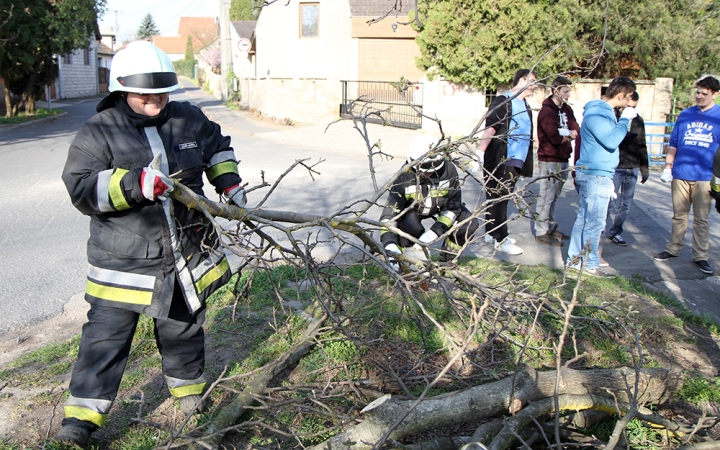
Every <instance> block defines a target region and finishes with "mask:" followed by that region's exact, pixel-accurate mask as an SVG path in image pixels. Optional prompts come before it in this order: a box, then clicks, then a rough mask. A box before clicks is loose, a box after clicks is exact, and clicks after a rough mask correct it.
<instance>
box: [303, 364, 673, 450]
mask: <svg viewBox="0 0 720 450" xmlns="http://www.w3.org/2000/svg"><path fill="white" fill-rule="evenodd" d="M555 377H556V371H548V372H536V371H535V370H533V369H531V368H525V369H524V370H523V371H521V372H518V373H517V374H516V375H515V386H514V389H513V386H512V379H513V377H507V378H505V379H503V380H500V381H496V382H493V383H488V384H485V385H482V386H475V387H472V388H469V389H465V390H462V391H458V392H456V393H454V394H453V395H444V396H443V397H442V398H440V399H437V400H436V399H432V398H430V399H427V400H424V401H423V402H421V403H420V404H419V405H418V406H417V407H416V408H415V409H414V410H412V411H411V412H410V413H409V414H408V415H407V417H405V419H404V420H403V421H402V422H401V423H400V425H399V426H398V427H397V428H395V430H394V431H393V432H392V433H391V435H390V438H392V439H395V440H399V439H402V438H404V437H406V436H412V435H415V434H418V433H422V432H425V431H428V430H431V429H438V428H447V427H449V426H451V425H454V424H457V423H465V422H471V421H477V420H481V419H487V418H492V417H497V416H501V415H504V414H507V412H508V408H509V406H510V403H511V401H512V400H513V399H520V400H521V401H522V403H523V405H524V404H526V403H527V402H529V401H538V400H541V399H545V398H548V397H552V396H553V395H554V391H555ZM682 381H683V377H682V372H671V371H668V370H666V369H642V370H641V371H640V379H639V380H638V386H639V394H638V402H639V403H640V404H643V403H646V404H659V403H662V402H663V401H666V400H668V399H669V398H670V397H672V396H673V395H674V394H676V393H677V392H679V391H680V388H681V387H682ZM634 385H635V370H634V369H629V368H621V369H602V370H571V369H567V370H565V371H563V376H562V379H561V381H560V392H558V394H561V395H562V394H575V395H597V396H604V397H612V396H613V395H614V396H615V397H616V398H617V399H618V401H621V402H629V401H630V399H629V398H628V391H630V390H632V387H633V386H634ZM513 394H514V395H513ZM413 402H414V401H412V400H396V399H395V398H389V399H387V401H385V402H383V403H382V404H381V405H378V406H377V407H375V408H374V409H373V410H372V411H369V412H368V413H367V414H365V420H364V421H363V422H362V423H361V424H358V425H356V426H354V427H352V428H350V429H348V430H346V431H345V432H343V433H340V434H338V435H336V436H334V437H332V438H330V439H328V440H327V441H325V442H323V443H322V444H319V445H316V446H315V447H311V448H312V449H313V450H321V449H327V450H339V449H348V450H350V449H364V448H370V447H372V446H373V444H374V443H376V442H378V441H379V440H380V439H381V438H382V437H383V435H384V434H385V433H386V432H387V431H388V430H389V429H390V427H391V426H392V425H393V424H394V423H395V422H396V421H397V419H398V418H399V417H401V416H402V415H404V414H405V413H406V412H407V410H408V409H409V408H410V407H411V405H412V404H413Z"/></svg>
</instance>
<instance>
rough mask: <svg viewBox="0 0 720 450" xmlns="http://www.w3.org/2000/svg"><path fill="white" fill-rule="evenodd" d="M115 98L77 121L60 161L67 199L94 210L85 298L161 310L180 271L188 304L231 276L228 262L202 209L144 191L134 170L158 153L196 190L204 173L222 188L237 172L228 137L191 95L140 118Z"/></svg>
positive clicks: (196, 304)
mask: <svg viewBox="0 0 720 450" xmlns="http://www.w3.org/2000/svg"><path fill="white" fill-rule="evenodd" d="M123 101H124V100H123ZM118 102H119V101H118ZM121 106H124V107H125V108H127V105H126V104H124V105H116V106H115V107H110V108H108V109H105V110H103V111H101V112H99V113H98V114H96V115H95V116H94V117H92V118H91V119H90V120H89V121H88V122H87V123H86V124H85V125H83V127H82V128H81V129H80V131H78V133H77V135H76V137H75V139H74V141H73V143H72V144H71V146H70V150H69V152H68V158H67V162H66V164H65V169H64V171H63V181H64V182H65V185H66V187H67V189H68V192H69V194H70V197H71V199H72V202H73V204H74V205H75V207H77V208H78V209H79V210H80V211H81V212H82V213H83V214H86V215H89V216H90V219H91V220H90V238H89V240H88V261H89V263H90V267H89V270H88V277H87V284H86V295H85V298H86V299H87V301H88V302H90V303H93V304H101V305H104V306H111V307H120V308H124V309H130V310H133V311H137V312H140V313H143V314H148V315H150V316H153V317H157V318H165V317H167V315H168V312H169V308H170V303H171V300H172V296H173V289H174V286H175V279H177V281H178V284H179V285H180V286H181V287H182V289H183V294H184V298H185V300H186V303H187V306H188V309H189V310H190V311H191V312H195V311H197V310H199V309H200V308H202V307H204V304H205V300H206V299H207V297H208V296H209V295H210V294H212V292H214V291H215V290H216V289H218V288H219V287H221V286H222V285H223V284H225V283H226V282H227V280H228V279H229V278H230V276H231V273H230V270H229V264H228V262H227V260H226V259H225V256H224V253H223V252H222V249H221V248H220V247H219V245H218V238H217V235H216V233H215V231H214V229H213V227H212V225H211V224H210V223H209V221H208V220H207V219H206V218H205V217H204V215H203V214H202V213H199V212H197V211H194V210H189V209H188V208H187V207H186V206H185V205H183V204H181V203H178V202H175V201H173V200H170V199H165V200H157V201H154V202H151V201H148V200H146V199H145V198H144V197H143V196H142V192H141V190H140V181H139V179H140V173H141V172H142V169H143V168H144V167H146V166H148V165H149V164H150V162H151V161H152V160H153V158H154V157H156V156H159V158H160V163H161V164H160V170H161V171H162V172H163V173H165V174H168V175H172V177H173V178H174V179H176V180H178V181H179V182H181V183H182V184H184V185H185V186H187V187H188V188H190V189H192V190H193V191H194V192H195V193H196V194H198V195H203V190H202V189H203V179H202V176H203V173H205V174H206V175H207V177H208V179H209V180H210V182H211V183H212V184H213V185H214V186H215V188H216V190H217V191H218V192H219V191H221V190H223V189H225V188H228V187H231V186H234V185H236V184H238V183H240V182H241V179H240V176H239V175H238V169H237V160H236V159H235V155H234V152H233V149H232V148H231V147H230V138H229V137H225V136H223V135H222V134H221V132H220V127H219V125H217V124H215V123H213V122H211V121H210V120H208V119H207V117H205V115H204V114H203V113H202V112H201V111H200V110H199V109H198V108H197V107H195V106H192V105H190V104H189V103H178V102H169V103H168V104H167V106H166V107H165V109H164V110H163V113H162V114H161V115H160V116H158V117H155V118H147V119H143V120H138V118H137V117H133V116H132V115H128V114H127V113H125V112H124V110H123V109H122V107H121Z"/></svg>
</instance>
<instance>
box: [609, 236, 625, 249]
mask: <svg viewBox="0 0 720 450" xmlns="http://www.w3.org/2000/svg"><path fill="white" fill-rule="evenodd" d="M608 239H610V241H611V242H612V243H613V244H617V245H619V246H620V247H625V246H627V242H625V239H623V238H622V236H620V235H619V234H614V235H612V236H610V237H609V238H608Z"/></svg>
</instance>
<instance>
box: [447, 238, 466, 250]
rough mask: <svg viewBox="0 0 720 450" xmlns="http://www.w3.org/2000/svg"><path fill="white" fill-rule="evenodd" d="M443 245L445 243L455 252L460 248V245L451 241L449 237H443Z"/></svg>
mask: <svg viewBox="0 0 720 450" xmlns="http://www.w3.org/2000/svg"><path fill="white" fill-rule="evenodd" d="M445 245H446V246H447V248H449V249H450V250H455V251H456V252H459V251H460V250H462V247H461V246H459V245H457V244H456V243H454V242H453V241H451V240H450V238H447V239H445Z"/></svg>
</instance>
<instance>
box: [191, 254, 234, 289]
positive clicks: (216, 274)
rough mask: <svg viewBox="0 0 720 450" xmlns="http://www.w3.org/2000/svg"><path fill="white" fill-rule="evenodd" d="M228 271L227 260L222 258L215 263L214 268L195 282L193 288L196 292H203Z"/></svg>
mask: <svg viewBox="0 0 720 450" xmlns="http://www.w3.org/2000/svg"><path fill="white" fill-rule="evenodd" d="M229 269H230V264H228V261H227V258H223V259H222V261H220V262H219V263H217V265H216V266H213V267H212V268H211V269H210V270H208V271H207V272H206V273H205V274H204V275H203V276H202V277H200V279H199V280H197V281H196V282H195V288H196V289H197V291H198V292H202V291H204V290H205V289H207V287H208V286H210V285H211V284H213V283H214V282H215V281H217V280H219V279H220V278H221V277H222V276H223V275H225V272H227V271H228V270H229Z"/></svg>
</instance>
